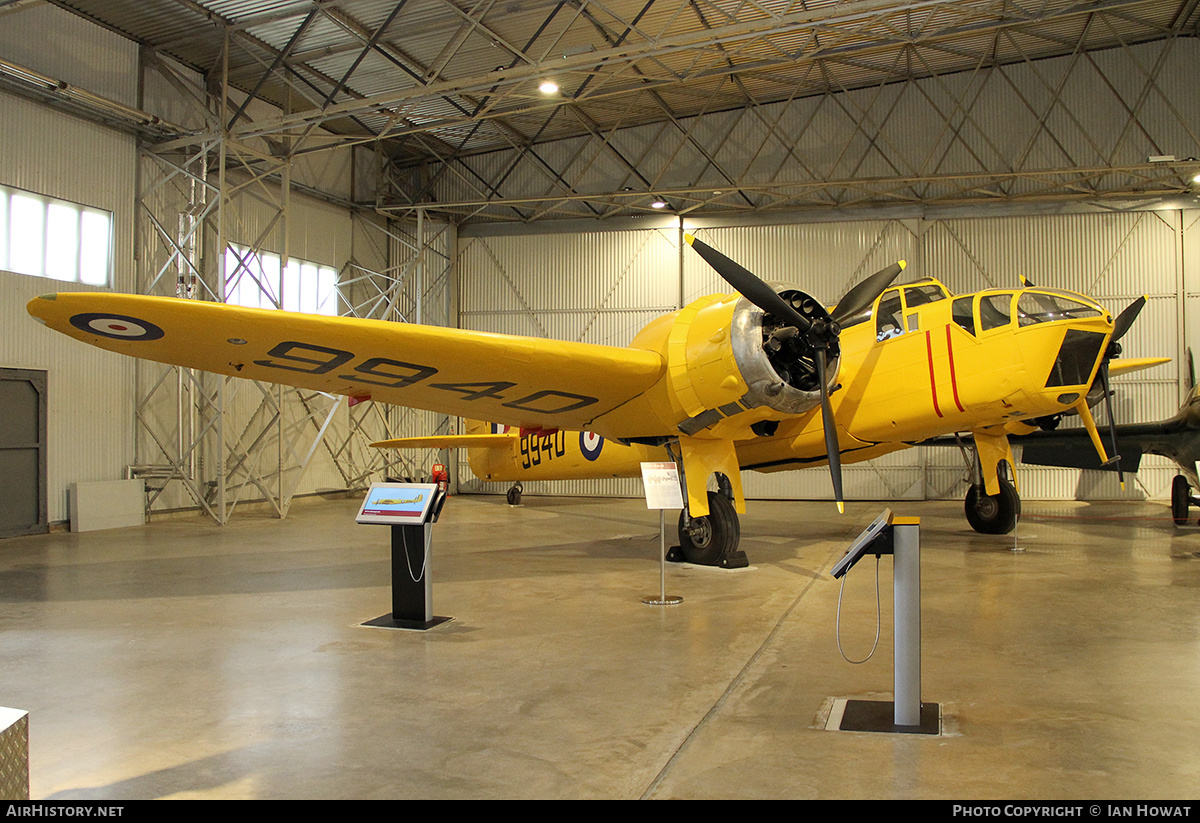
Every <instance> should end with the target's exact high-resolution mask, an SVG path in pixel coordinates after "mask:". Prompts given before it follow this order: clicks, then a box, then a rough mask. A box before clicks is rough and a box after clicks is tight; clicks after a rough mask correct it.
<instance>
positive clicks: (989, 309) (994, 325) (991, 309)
mask: <svg viewBox="0 0 1200 823" xmlns="http://www.w3.org/2000/svg"><path fill="white" fill-rule="evenodd" d="M1012 298H1013V296H1012V294H1011V293H1010V292H1005V293H1003V294H985V295H983V296H982V297H980V298H979V326H980V330H981V331H987V330H988V329H998V328H1000V327H1001V326H1007V325H1008V321H1009V320H1011V319H1012V316H1011V314H1010V312H1011V311H1012Z"/></svg>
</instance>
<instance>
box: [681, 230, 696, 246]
mask: <svg viewBox="0 0 1200 823" xmlns="http://www.w3.org/2000/svg"><path fill="white" fill-rule="evenodd" d="M683 239H684V241H685V242H686V243H687V244H688V245H689V246H690V245H692V241H693V240H695V239H696V235H694V234H687V233H686V232H685V233H684V235H683Z"/></svg>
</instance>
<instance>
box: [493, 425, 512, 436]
mask: <svg viewBox="0 0 1200 823" xmlns="http://www.w3.org/2000/svg"><path fill="white" fill-rule="evenodd" d="M510 428H512V427H511V426H506V425H504V424H503V423H493V424H492V434H507V433H508V430H509V429H510Z"/></svg>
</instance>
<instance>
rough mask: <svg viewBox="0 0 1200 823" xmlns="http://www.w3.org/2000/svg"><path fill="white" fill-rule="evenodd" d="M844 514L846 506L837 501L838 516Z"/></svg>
mask: <svg viewBox="0 0 1200 823" xmlns="http://www.w3.org/2000/svg"><path fill="white" fill-rule="evenodd" d="M845 513H846V504H845V503H843V502H842V501H841V500H839V501H838V514H845Z"/></svg>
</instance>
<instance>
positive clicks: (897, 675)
mask: <svg viewBox="0 0 1200 823" xmlns="http://www.w3.org/2000/svg"><path fill="white" fill-rule="evenodd" d="M856 546H857V544H856ZM854 548H855V547H852V549H854ZM857 548H858V555H859V556H860V557H861V556H862V555H866V554H876V555H879V554H891V555H893V564H894V573H893V582H892V595H893V604H894V605H893V611H892V615H893V616H892V619H893V621H894V626H893V633H894V639H893V652H894V658H895V660H894V667H895V668H894V670H893V675H892V677H893V687H894V695H895V700H894V702H892V703H888V702H887V701H876V700H845V701H841V702H842V703H843V706H842V711H841V717H840V719H838V720H836V725H835V721H834V718H833V716H831V718H830V720H831V724H830V725H831V727H833V728H837V729H840V730H841V731H862V732H893V733H905V734H933V735H936V734H939V733H940V732H941V707H940V706H938V704H936V703H925V704H922V703H921V520H920V518H917V517H892V518H891V519H890V525H888V526H887V527H886V529H884V530H883V531H881V532H880V533H879V534H878V535H877V536H876V537H874V538H873V539H872V541H871V542H870V543H867V544H865V545H863V546H857ZM856 560H857V558H853V559H851V560H850V562H849V563H847V564H846V567H845V568H843V569H842V570H841V574H845V572H846V571H847V570H848V569H849V566H851V565H853V563H854V562H856ZM889 708H890V709H891V712H890V715H891V716H890V720H889V716H888V715H889V712H888V711H887V710H888V709H889Z"/></svg>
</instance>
